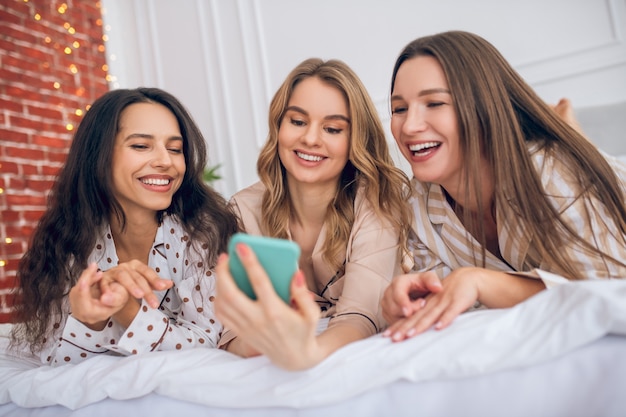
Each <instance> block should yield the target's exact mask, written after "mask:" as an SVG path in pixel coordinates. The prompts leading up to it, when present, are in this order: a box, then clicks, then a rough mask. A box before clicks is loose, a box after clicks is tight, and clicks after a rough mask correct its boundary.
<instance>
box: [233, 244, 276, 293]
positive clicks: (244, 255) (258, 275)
mask: <svg viewBox="0 0 626 417" xmlns="http://www.w3.org/2000/svg"><path fill="white" fill-rule="evenodd" d="M235 250H236V251H237V255H239V259H240V260H241V264H242V265H243V267H244V269H245V270H246V273H247V274H248V279H249V280H250V284H251V285H252V289H253V290H254V293H255V294H256V296H257V300H258V301H260V302H263V303H265V302H268V303H275V302H276V301H277V300H276V299H278V298H279V297H278V294H276V291H275V290H274V286H273V285H272V282H271V281H270V279H269V278H268V276H267V273H266V272H265V269H263V266H262V265H261V264H260V263H259V261H258V259H257V257H256V255H255V253H254V252H253V251H252V249H250V247H249V246H248V245H246V244H245V243H237V245H236V246H235Z"/></svg>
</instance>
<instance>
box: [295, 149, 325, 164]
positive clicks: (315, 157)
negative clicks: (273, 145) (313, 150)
mask: <svg viewBox="0 0 626 417" xmlns="http://www.w3.org/2000/svg"><path fill="white" fill-rule="evenodd" d="M295 152H296V155H297V156H298V158H300V159H304V160H305V161H309V162H319V161H321V160H322V159H324V157H323V156H319V155H311V154H308V153H304V152H301V151H295Z"/></svg>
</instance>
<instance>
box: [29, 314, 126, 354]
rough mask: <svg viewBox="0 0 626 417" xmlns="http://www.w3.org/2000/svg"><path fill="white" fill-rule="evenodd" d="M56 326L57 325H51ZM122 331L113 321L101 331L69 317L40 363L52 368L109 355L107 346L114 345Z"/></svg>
mask: <svg viewBox="0 0 626 417" xmlns="http://www.w3.org/2000/svg"><path fill="white" fill-rule="evenodd" d="M58 326H59V323H56V324H54V325H53V327H58ZM123 331H124V330H123V329H122V328H121V327H120V326H119V325H118V324H117V323H115V322H114V321H113V320H109V322H108V323H107V324H106V326H105V327H104V329H103V330H100V331H97V330H92V329H90V328H89V327H87V326H85V325H84V324H83V323H81V322H80V321H78V320H76V319H75V318H74V317H73V316H71V315H69V316H68V317H67V319H66V321H65V326H64V327H63V330H62V332H61V335H60V336H59V337H57V342H56V343H54V344H53V345H52V347H51V349H48V351H47V352H43V354H42V358H41V359H42V362H44V363H49V364H50V365H52V366H58V365H64V364H68V363H73V364H76V363H79V362H82V361H84V360H85V359H88V358H91V357H93V356H98V355H100V354H103V353H110V350H109V349H108V348H107V346H110V345H111V344H115V343H116V341H117V340H119V338H120V337H121V335H122V333H123Z"/></svg>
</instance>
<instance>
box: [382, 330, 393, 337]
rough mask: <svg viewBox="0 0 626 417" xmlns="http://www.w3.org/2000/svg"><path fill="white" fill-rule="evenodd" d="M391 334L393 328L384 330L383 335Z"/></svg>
mask: <svg viewBox="0 0 626 417" xmlns="http://www.w3.org/2000/svg"><path fill="white" fill-rule="evenodd" d="M390 335H391V330H385V331H384V332H383V337H389V336H390Z"/></svg>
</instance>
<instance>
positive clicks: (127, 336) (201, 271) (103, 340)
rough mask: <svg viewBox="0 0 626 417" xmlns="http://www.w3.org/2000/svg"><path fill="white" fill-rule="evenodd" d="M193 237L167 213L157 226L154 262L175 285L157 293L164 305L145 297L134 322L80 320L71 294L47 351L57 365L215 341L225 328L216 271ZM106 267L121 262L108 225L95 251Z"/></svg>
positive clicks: (45, 355) (48, 358)
mask: <svg viewBox="0 0 626 417" xmlns="http://www.w3.org/2000/svg"><path fill="white" fill-rule="evenodd" d="M188 242H189V237H188V236H187V235H186V234H185V233H184V232H183V229H182V227H181V226H180V225H179V224H178V222H177V221H176V220H175V219H174V218H173V217H171V216H164V219H163V223H162V224H161V226H160V227H159V228H158V230H157V234H156V237H155V241H154V245H153V249H152V251H151V252H150V255H149V259H148V266H150V267H151V268H153V269H154V270H155V271H156V272H157V273H158V274H159V276H161V277H162V278H167V279H171V280H172V281H174V285H173V287H172V288H171V289H169V290H168V291H163V292H159V293H157V296H158V297H159V298H160V306H159V307H158V308H157V309H153V308H151V307H149V306H148V305H147V304H146V303H145V301H144V300H142V304H141V307H140V309H139V312H138V313H137V315H136V316H135V318H134V319H133V321H132V323H131V324H130V326H128V328H124V327H122V326H121V325H119V324H118V323H117V322H115V321H114V320H112V319H110V320H109V322H108V323H107V325H106V326H105V328H104V329H103V330H101V331H94V330H91V329H90V328H88V327H87V326H85V325H84V324H82V323H81V322H80V321H78V320H76V319H75V318H74V317H73V316H72V315H71V312H70V311H69V303H68V302H67V299H66V300H65V311H64V317H66V320H65V323H63V324H61V323H60V322H57V323H54V324H53V326H52V329H53V333H54V338H53V340H54V341H55V342H51V343H50V344H49V345H48V346H47V348H46V349H44V351H43V352H42V356H41V359H42V361H43V362H44V363H49V364H51V365H53V366H54V365H62V364H66V363H74V364H75V363H78V362H81V361H83V360H84V359H87V358H89V357H92V356H96V355H100V354H114V355H125V356H127V355H134V354H140V353H145V352H151V351H157V350H181V349H188V348H193V347H208V348H212V347H215V346H216V344H217V340H218V339H219V335H220V333H221V331H222V326H221V324H220V323H219V322H218V321H217V320H216V318H215V314H214V308H213V299H214V294H215V277H214V274H213V271H212V270H210V269H208V266H207V265H205V263H204V260H205V259H206V256H205V253H204V251H205V250H206V249H202V250H201V251H200V252H198V251H196V250H194V249H193V248H192V246H190V245H189V244H188ZM89 262H96V263H97V264H98V267H99V268H100V269H101V270H103V271H106V270H108V269H110V268H112V267H113V266H115V265H117V264H118V258H117V253H116V250H115V244H114V242H113V239H112V237H111V231H110V228H109V227H108V226H107V227H106V230H105V231H104V233H103V234H102V235H101V236H100V237H99V239H98V241H97V244H96V247H95V248H94V250H93V252H92V253H91V255H90V257H89Z"/></svg>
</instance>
